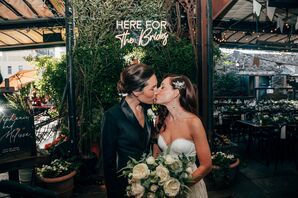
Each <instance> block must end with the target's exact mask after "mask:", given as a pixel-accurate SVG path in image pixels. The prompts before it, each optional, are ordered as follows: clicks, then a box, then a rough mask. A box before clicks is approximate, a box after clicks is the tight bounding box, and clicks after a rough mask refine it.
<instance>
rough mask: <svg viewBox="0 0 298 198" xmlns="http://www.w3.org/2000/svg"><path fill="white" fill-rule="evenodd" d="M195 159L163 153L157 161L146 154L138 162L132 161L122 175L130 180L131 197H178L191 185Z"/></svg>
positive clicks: (186, 191) (184, 193)
mask: <svg viewBox="0 0 298 198" xmlns="http://www.w3.org/2000/svg"><path fill="white" fill-rule="evenodd" d="M194 162H195V157H191V158H190V157H186V156H185V155H181V156H172V155H169V154H166V153H162V154H161V155H159V156H158V157H157V158H154V157H153V156H152V155H148V156H146V155H143V157H142V159H141V160H139V161H137V160H135V159H131V160H130V161H129V162H128V163H127V166H126V167H124V168H123V169H122V170H121V171H122V175H121V176H126V177H127V179H128V183H129V185H128V187H127V189H126V192H127V196H129V197H152V198H153V197H176V196H182V197H183V196H185V195H186V194H187V193H188V191H189V188H188V186H187V185H188V184H189V183H190V179H191V174H192V168H191V166H192V165H193V164H194Z"/></svg>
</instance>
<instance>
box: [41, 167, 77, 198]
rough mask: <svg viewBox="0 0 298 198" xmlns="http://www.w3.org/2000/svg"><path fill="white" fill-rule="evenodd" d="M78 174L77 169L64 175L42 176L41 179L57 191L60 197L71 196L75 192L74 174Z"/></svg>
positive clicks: (49, 187)
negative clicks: (54, 176)
mask: <svg viewBox="0 0 298 198" xmlns="http://www.w3.org/2000/svg"><path fill="white" fill-rule="evenodd" d="M76 174H77V172H76V171H72V172H71V173H69V174H68V175H64V176H62V177H56V178H45V177H40V180H41V181H42V182H43V183H44V184H45V186H46V188H47V189H49V190H52V191H55V192H57V193H58V194H59V197H60V198H69V197H71V195H72V192H73V188H74V187H73V183H74V176H75V175H76Z"/></svg>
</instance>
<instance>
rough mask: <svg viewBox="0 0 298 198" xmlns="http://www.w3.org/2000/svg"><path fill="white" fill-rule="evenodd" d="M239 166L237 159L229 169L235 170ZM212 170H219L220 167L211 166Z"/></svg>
mask: <svg viewBox="0 0 298 198" xmlns="http://www.w3.org/2000/svg"><path fill="white" fill-rule="evenodd" d="M239 164H240V160H239V158H237V159H236V161H235V162H234V163H233V164H230V166H229V167H230V168H235V167H237V166H238V165H239ZM212 169H217V170H218V169H220V166H217V165H212Z"/></svg>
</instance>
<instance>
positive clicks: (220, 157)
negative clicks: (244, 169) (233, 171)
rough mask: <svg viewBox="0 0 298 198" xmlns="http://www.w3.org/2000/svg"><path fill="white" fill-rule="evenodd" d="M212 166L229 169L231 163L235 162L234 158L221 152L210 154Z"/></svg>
mask: <svg viewBox="0 0 298 198" xmlns="http://www.w3.org/2000/svg"><path fill="white" fill-rule="evenodd" d="M211 159H212V164H213V165H216V166H220V167H229V166H230V164H231V163H233V162H235V161H236V157H235V155H233V154H227V153H224V152H222V151H218V152H216V153H212V156H211Z"/></svg>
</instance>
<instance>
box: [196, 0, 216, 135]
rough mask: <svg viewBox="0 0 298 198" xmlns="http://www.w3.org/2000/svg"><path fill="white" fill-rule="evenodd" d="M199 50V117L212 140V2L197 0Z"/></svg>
mask: <svg viewBox="0 0 298 198" xmlns="http://www.w3.org/2000/svg"><path fill="white" fill-rule="evenodd" d="M197 49H198V63H197V68H198V71H197V85H198V99H199V115H200V116H201V118H202V122H203V124H204V126H205V129H206V132H207V134H208V136H209V139H210V138H211V136H212V133H213V91H212V89H213V85H212V81H213V80H212V79H213V52H212V50H213V31H212V0H197Z"/></svg>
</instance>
